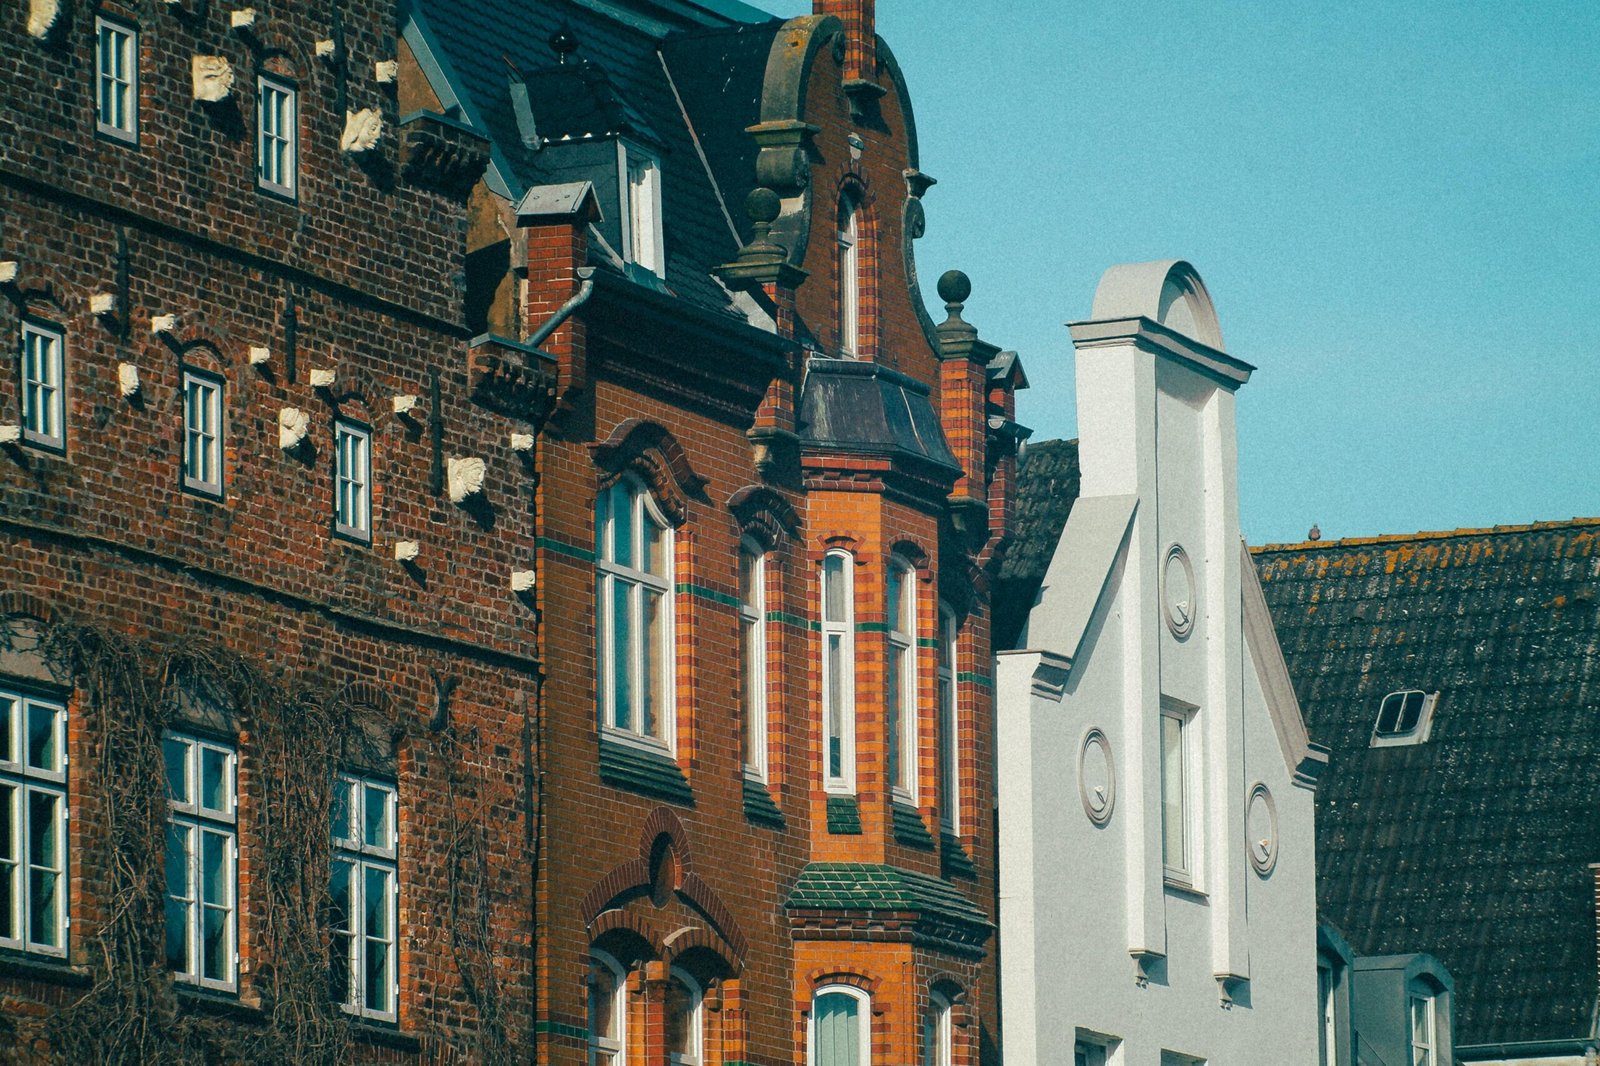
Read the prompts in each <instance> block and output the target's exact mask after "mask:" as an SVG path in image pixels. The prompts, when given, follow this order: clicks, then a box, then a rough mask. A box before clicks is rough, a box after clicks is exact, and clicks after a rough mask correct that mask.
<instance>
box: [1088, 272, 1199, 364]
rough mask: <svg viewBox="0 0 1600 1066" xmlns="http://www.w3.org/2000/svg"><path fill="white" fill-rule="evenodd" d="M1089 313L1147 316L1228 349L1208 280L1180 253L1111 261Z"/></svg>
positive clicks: (1099, 316) (1098, 317)
mask: <svg viewBox="0 0 1600 1066" xmlns="http://www.w3.org/2000/svg"><path fill="white" fill-rule="evenodd" d="M1090 317H1091V318H1092V319H1094V320H1096V321H1103V320H1106V319H1116V318H1148V319H1149V320H1150V321H1152V322H1156V323H1159V324H1160V325H1163V326H1165V327H1167V328H1168V329H1170V330H1172V331H1173V332H1175V333H1181V334H1183V335H1184V336H1185V337H1188V338H1189V339H1190V340H1196V341H1199V342H1200V343H1201V344H1204V345H1205V346H1206V347H1208V348H1213V349H1215V350H1217V351H1219V352H1222V351H1226V350H1227V349H1226V348H1224V347H1223V345H1222V328H1221V327H1220V326H1219V325H1217V311H1216V308H1215V307H1214V306H1213V305H1212V303H1211V294H1210V293H1209V292H1207V291H1206V283H1205V282H1204V281H1201V280H1200V274H1199V272H1197V271H1196V270H1195V268H1194V267H1192V266H1190V265H1189V264H1188V263H1187V262H1185V261H1184V260H1182V259H1157V260H1153V261H1152V262H1148V263H1119V264H1118V265H1116V266H1114V267H1111V268H1110V269H1109V270H1107V271H1106V272H1105V273H1104V274H1102V275H1101V276H1100V286H1099V288H1097V289H1095V292H1094V310H1093V311H1092V312H1091V314H1090Z"/></svg>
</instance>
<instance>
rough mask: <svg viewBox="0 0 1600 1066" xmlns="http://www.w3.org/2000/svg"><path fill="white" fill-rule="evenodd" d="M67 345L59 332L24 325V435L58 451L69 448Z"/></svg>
mask: <svg viewBox="0 0 1600 1066" xmlns="http://www.w3.org/2000/svg"><path fill="white" fill-rule="evenodd" d="M65 346H66V344H65V341H64V340H63V338H62V334H61V331H60V330H56V329H51V328H50V327H48V326H45V325H41V324H39V323H36V322H23V323H22V436H23V439H24V440H27V441H29V442H31V443H33V444H38V445H42V446H44V447H46V448H54V449H57V450H60V449H63V448H65V447H66V446H67V430H66V424H67V418H66V390H65V388H64V387H63V383H62V378H63V371H62V365H63V362H64V360H63V356H62V349H63V348H65Z"/></svg>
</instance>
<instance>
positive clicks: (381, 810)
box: [361, 785, 394, 848]
mask: <svg viewBox="0 0 1600 1066" xmlns="http://www.w3.org/2000/svg"><path fill="white" fill-rule="evenodd" d="M362 790H363V791H364V792H365V793H366V797H367V804H366V812H365V813H364V814H363V816H362V820H361V832H362V840H363V842H364V843H365V844H366V845H367V846H368V847H372V848H389V847H393V846H394V838H393V836H392V834H393V832H394V827H393V826H392V825H390V824H389V790H388V789H386V788H381V787H379V786H376V785H365V786H363V788H362Z"/></svg>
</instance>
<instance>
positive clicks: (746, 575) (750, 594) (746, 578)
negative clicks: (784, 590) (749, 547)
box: [739, 551, 761, 611]
mask: <svg viewBox="0 0 1600 1066" xmlns="http://www.w3.org/2000/svg"><path fill="white" fill-rule="evenodd" d="M760 568H761V557H760V556H758V555H755V554H754V553H752V552H748V551H741V552H740V553H739V603H740V604H741V605H742V606H743V607H745V608H746V609H747V610H751V611H753V610H755V609H756V607H757V605H758V604H759V603H760V600H759V598H758V596H757V592H758V591H759V590H760V580H759V578H760Z"/></svg>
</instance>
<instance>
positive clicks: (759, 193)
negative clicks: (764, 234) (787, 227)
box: [744, 185, 783, 224]
mask: <svg viewBox="0 0 1600 1066" xmlns="http://www.w3.org/2000/svg"><path fill="white" fill-rule="evenodd" d="M782 211H783V201H782V200H780V199H779V198H778V194H777V193H775V192H773V191H772V190H771V189H769V188H767V187H766V186H764V185H759V186H757V187H756V188H754V189H751V190H750V195H749V196H746V197H745V198H744V213H745V214H746V215H748V216H749V217H750V221H751V222H766V223H768V224H770V223H772V222H775V221H777V218H778V215H779V214H781V213H782Z"/></svg>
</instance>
